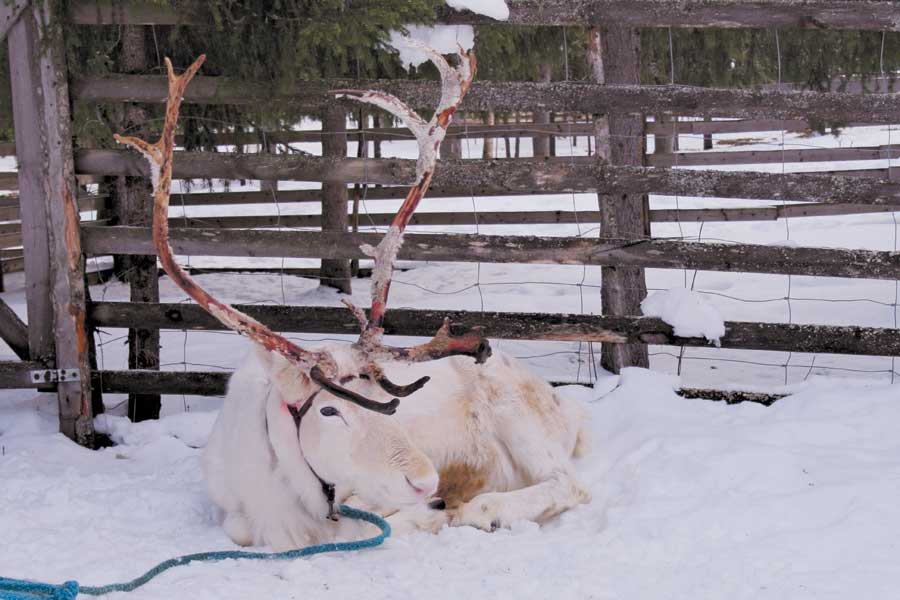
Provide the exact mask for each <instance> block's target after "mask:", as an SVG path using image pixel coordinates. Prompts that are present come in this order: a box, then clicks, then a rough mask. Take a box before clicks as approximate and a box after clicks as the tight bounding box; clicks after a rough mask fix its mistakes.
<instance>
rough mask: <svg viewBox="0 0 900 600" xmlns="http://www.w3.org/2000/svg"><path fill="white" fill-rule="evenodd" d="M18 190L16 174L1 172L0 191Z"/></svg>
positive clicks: (17, 176)
mask: <svg viewBox="0 0 900 600" xmlns="http://www.w3.org/2000/svg"><path fill="white" fill-rule="evenodd" d="M18 189H19V175H18V173H9V172H2V173H0V190H3V191H15V190H18Z"/></svg>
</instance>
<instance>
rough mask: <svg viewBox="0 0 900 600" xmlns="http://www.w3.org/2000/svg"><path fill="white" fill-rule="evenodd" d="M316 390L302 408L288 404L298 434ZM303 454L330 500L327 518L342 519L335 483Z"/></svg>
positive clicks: (307, 464)
mask: <svg viewBox="0 0 900 600" xmlns="http://www.w3.org/2000/svg"><path fill="white" fill-rule="evenodd" d="M316 394H318V392H316V393H315V394H313V395H312V396H310V397H309V399H308V400H307V401H306V402H304V403H303V405H302V406H301V407H300V408H297V407H296V406H294V405H293V404H288V405H287V407H288V411H290V413H291V416H292V417H294V425H295V426H296V427H297V436H298V437H299V435H300V421H301V420H302V419H303V415H305V414H306V413H307V412H308V411H309V407H310V406H311V405H312V401H313V399H314V398H315V397H316ZM300 454H301V456H303V462H305V463H306V466H307V467H309V470H310V471H312V474H313V475H315V476H316V479H318V480H319V484H320V485H321V486H322V493H323V494H324V495H325V501H326V502H328V515H327V516H326V518H327V519H330V520H332V521H340V519H341V517H340V513H339V512H338V511H337V510H335V508H334V484H333V483H329V482H327V481H325V480H324V479H322V478H321V477H320V476H319V474H318V473H316V470H315V469H313V468H312V465H311V464H309V461H308V460H306V455H304V454H303V452H302V451H301V452H300Z"/></svg>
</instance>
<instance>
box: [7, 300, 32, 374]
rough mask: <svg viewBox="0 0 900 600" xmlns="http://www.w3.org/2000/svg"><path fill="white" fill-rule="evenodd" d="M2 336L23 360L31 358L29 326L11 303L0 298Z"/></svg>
mask: <svg viewBox="0 0 900 600" xmlns="http://www.w3.org/2000/svg"><path fill="white" fill-rule="evenodd" d="M0 338H2V339H3V341H4V342H6V344H7V345H8V346H9V347H10V348H11V349H12V351H13V352H15V353H16V356H18V357H19V358H21V359H22V360H29V359H30V358H31V355H30V354H29V352H28V328H27V327H25V323H23V322H22V319H20V318H19V315H17V314H16V313H15V311H14V310H13V309H11V308H10V307H9V305H8V304H7V303H6V302H5V301H4V300H3V298H0Z"/></svg>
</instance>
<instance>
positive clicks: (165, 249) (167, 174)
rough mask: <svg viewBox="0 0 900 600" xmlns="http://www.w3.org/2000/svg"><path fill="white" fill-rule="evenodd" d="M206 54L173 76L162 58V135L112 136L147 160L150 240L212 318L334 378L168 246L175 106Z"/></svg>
mask: <svg viewBox="0 0 900 600" xmlns="http://www.w3.org/2000/svg"><path fill="white" fill-rule="evenodd" d="M205 60H206V55H200V57H199V58H197V60H195V61H194V63H193V64H192V65H191V66H190V67H188V68H187V70H186V71H185V72H184V73H182V74H181V75H175V71H174V69H173V68H172V61H170V60H169V59H168V57H167V58H166V70H167V71H168V75H169V96H168V99H167V101H166V118H165V123H164V125H163V130H162V135H161V136H160V138H159V141H157V142H156V143H154V144H151V143H149V142H146V141H144V140H141V139H138V138H135V137H125V136H120V135H118V134H115V136H114V137H115V139H116V141H117V142H119V143H121V144H126V145H128V146H131V147H132V148H134V149H136V150H138V151H139V152H140V153H141V154H143V155H144V158H146V159H147V161H148V162H149V163H150V174H151V180H152V183H153V200H154V204H153V241H154V243H155V245H156V251H157V254H158V255H159V260H160V262H161V263H162V266H163V269H164V270H165V271H166V273H168V275H169V277H171V278H172V281H174V282H175V284H176V285H178V287H180V288H181V289H182V290H184V291H185V292H186V293H187V295H188V296H190V297H191V298H193V299H194V300H195V301H196V302H197V304H199V305H200V306H202V307H203V308H204V309H206V311H207V312H209V313H210V314H211V315H212V316H214V317H215V318H217V319H218V320H219V321H221V322H222V323H223V324H224V325H225V326H226V327H228V328H230V329H233V330H234V331H237V332H238V333H240V334H243V335H246V336H247V337H249V338H250V339H252V340H253V341H255V342H257V343H259V344H260V345H262V346H263V347H264V348H266V349H267V350H270V351H272V352H277V353H278V354H280V355H281V356H283V357H284V358H286V359H287V360H288V361H289V362H290V363H291V364H293V365H296V366H297V367H299V368H300V369H302V370H303V371H305V372H306V373H308V374H311V375H310V377H311V378H312V379H314V380H315V381H316V382H317V383H320V380H323V381H327V380H328V379H329V378H335V377H337V375H338V373H337V365H336V364H335V362H334V359H333V358H332V357H331V355H330V354H328V353H327V352H310V351H308V350H304V349H303V348H301V347H299V346H297V345H296V344H294V343H292V342H291V341H290V340H288V339H286V338H284V337H282V336H280V335H278V334H276V333H275V332H274V331H272V330H271V329H269V328H268V327H266V326H265V325H263V324H262V323H260V322H259V321H257V320H256V319H254V318H252V317H250V316H248V315H245V314H244V313H242V312H240V311H238V310H235V309H234V308H233V307H231V306H229V305H227V304H224V303H222V302H220V301H218V300H216V299H215V298H213V297H212V296H211V295H210V294H209V293H208V292H207V291H206V290H204V289H203V288H201V287H200V286H199V285H198V284H197V282H195V281H194V279H193V278H192V277H191V276H190V275H188V274H187V273H186V272H185V271H184V269H182V268H181V267H180V266H179V265H178V263H177V262H176V261H175V258H174V257H173V256H172V254H173V251H172V246H171V245H170V244H169V219H168V216H169V194H170V191H171V187H172V160H173V155H174V150H175V128H176V125H177V123H178V109H179V108H180V106H181V101H182V97H183V96H184V90H185V88H186V87H187V85H188V83H190V81H191V79H192V78H193V77H194V75H196V73H197V71H198V70H199V69H200V66H201V65H202V64H203V61H205ZM346 399H348V400H351V401H353V402H357V403H358V404H360V405H361V406H363V407H364V408H368V409H370V410H375V411H378V412H383V413H385V414H393V413H394V411H395V410H396V408H397V403H398V402H399V401H398V400H396V398H395V399H394V401H392V402H389V403H385V404H382V403H379V402H374V401H372V400H368V399H365V398H363V399H362V401H360V398H355V397H350V398H346Z"/></svg>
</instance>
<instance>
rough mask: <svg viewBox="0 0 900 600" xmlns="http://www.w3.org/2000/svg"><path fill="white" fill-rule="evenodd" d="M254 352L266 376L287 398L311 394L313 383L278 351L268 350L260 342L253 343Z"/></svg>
mask: <svg viewBox="0 0 900 600" xmlns="http://www.w3.org/2000/svg"><path fill="white" fill-rule="evenodd" d="M253 352H254V354H255V355H256V358H257V360H258V361H259V363H260V365H262V369H263V371H264V372H265V374H266V377H268V379H269V381H271V382H272V384H273V385H274V386H275V388H276V389H278V391H279V392H281V395H282V396H283V397H284V398H285V399H290V398H294V397H298V396H303V397H305V396H307V395H309V393H310V391H309V388H310V386H311V385H312V384H311V382H310V379H309V377H308V376H307V375H306V373H304V372H303V371H302V370H301V369H300V368H299V367H297V366H296V365H294V364H292V363H291V362H290V361H288V360H287V359H286V358H284V357H283V356H281V355H280V354H278V353H277V352H272V351H271V350H266V349H265V348H263V347H262V346H261V345H260V344H254V345H253Z"/></svg>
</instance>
